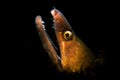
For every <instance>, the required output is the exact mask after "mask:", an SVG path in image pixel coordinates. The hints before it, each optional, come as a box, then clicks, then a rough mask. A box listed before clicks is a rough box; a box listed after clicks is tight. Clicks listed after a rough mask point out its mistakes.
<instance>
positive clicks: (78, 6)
mask: <svg viewBox="0 0 120 80" xmlns="http://www.w3.org/2000/svg"><path fill="white" fill-rule="evenodd" d="M54 7H55V8H57V9H59V10H60V11H61V12H62V13H63V14H64V16H65V17H66V18H67V20H68V21H69V23H70V25H71V26H72V28H73V30H74V32H75V33H76V35H77V36H78V37H79V38H80V39H81V40H82V41H83V42H84V43H85V44H86V45H87V46H88V47H89V48H90V49H91V51H92V52H93V53H94V54H95V55H97V54H98V53H100V51H102V53H104V54H105V55H104V56H105V64H104V66H103V70H102V71H101V72H100V73H97V74H96V76H94V78H93V77H92V78H91V77H89V78H88V79H89V80H91V79H95V80H98V79H99V80H101V79H108V78H113V79H114V78H116V77H113V75H116V72H115V71H117V67H116V64H115V62H116V61H117V60H116V59H115V57H116V52H115V50H113V48H115V46H114V44H115V43H114V40H115V38H114V36H115V34H113V31H114V28H115V27H114V26H113V25H114V22H113V13H114V11H113V10H114V8H113V4H112V2H107V1H106V2H105V1H96V2H95V1H73V0H69V1H65V0H42V1H38V2H37V1H33V2H32V1H28V2H27V3H26V2H16V3H15V4H14V5H13V6H12V7H11V6H7V8H6V9H4V10H6V13H7V17H8V18H7V19H9V21H10V24H11V26H15V27H14V28H13V30H12V31H10V32H12V34H7V39H8V37H9V38H11V37H12V35H15V36H14V38H15V39H14V40H12V43H11V44H10V45H9V46H7V47H8V48H10V47H12V46H13V47H15V48H13V49H12V50H14V52H15V54H8V55H7V54H5V59H4V60H3V61H5V63H4V62H3V63H4V64H5V65H4V66H3V67H5V69H3V72H4V73H5V77H7V78H15V79H20V78H21V79H23V78H24V79H34V80H35V79H42V80H64V79H66V78H68V79H70V80H81V79H83V80H86V77H82V76H81V74H77V75H73V76H69V75H68V76H67V75H66V74H62V73H59V72H57V71H56V69H55V67H54V66H53V65H52V63H51V61H50V58H49V56H48V53H47V52H46V51H45V49H44V48H43V46H42V43H41V41H40V37H39V35H38V33H37V29H36V26H35V17H36V16H37V15H40V16H41V17H42V18H43V20H44V22H45V26H46V30H47V32H48V34H49V35H50V37H51V38H52V40H53V41H54V43H55V44H56V38H55V35H54V30H53V28H52V24H53V22H52V16H51V14H50V11H51V10H52V9H53V8H54ZM6 24H9V23H6ZM8 27H9V26H8ZM9 28H11V27H9ZM9 28H7V30H8V31H9ZM17 33H18V34H17ZM14 42H15V45H13V44H14ZM5 48H6V47H5ZM10 50H11V49H10ZM112 51H114V52H112ZM6 55H7V57H6ZM4 73H3V74H4ZM6 73H7V75H6ZM8 75H9V76H8Z"/></svg>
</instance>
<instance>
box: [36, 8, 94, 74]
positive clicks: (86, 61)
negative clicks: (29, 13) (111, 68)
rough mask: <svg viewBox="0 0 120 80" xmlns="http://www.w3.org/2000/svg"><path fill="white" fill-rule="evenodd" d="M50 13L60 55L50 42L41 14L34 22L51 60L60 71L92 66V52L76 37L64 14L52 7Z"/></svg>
mask: <svg viewBox="0 0 120 80" xmlns="http://www.w3.org/2000/svg"><path fill="white" fill-rule="evenodd" d="M50 13H51V15H52V17H53V22H54V30H55V35H56V38H57V42H58V45H59V48H60V56H58V54H57V51H56V50H55V47H54V46H53V44H52V43H51V39H50V38H49V36H48V34H47V32H46V30H45V26H44V23H43V21H42V18H41V16H39V15H38V16H36V18H35V24H36V27H37V30H38V33H39V35H40V38H41V41H42V44H43V46H44V48H45V50H46V51H47V52H48V54H49V56H50V59H51V61H52V62H53V63H54V64H55V65H56V67H57V68H58V69H59V70H60V71H62V72H63V71H66V72H72V73H74V72H81V71H86V70H87V69H89V68H91V67H93V66H94V62H95V56H94V54H93V53H92V52H91V51H90V49H89V48H88V47H87V46H86V45H85V44H84V42H83V41H82V40H80V39H79V38H78V37H77V35H76V34H75V33H74V31H73V29H72V27H71V25H70V24H69V22H68V21H67V20H66V18H65V17H64V15H63V14H62V13H61V12H60V11H59V10H58V9H52V10H51V12H50Z"/></svg>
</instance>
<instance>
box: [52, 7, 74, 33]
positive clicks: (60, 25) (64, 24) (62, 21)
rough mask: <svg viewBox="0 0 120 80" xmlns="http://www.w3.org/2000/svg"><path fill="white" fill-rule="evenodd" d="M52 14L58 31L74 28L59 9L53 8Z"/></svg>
mask: <svg viewBox="0 0 120 80" xmlns="http://www.w3.org/2000/svg"><path fill="white" fill-rule="evenodd" d="M51 14H52V16H53V20H54V27H55V31H56V32H64V31H66V30H72V29H71V26H70V24H69V23H68V21H67V20H66V18H65V17H64V15H63V14H62V13H61V12H60V11H59V10H57V9H52V10H51Z"/></svg>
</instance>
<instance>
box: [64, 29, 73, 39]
mask: <svg viewBox="0 0 120 80" xmlns="http://www.w3.org/2000/svg"><path fill="white" fill-rule="evenodd" d="M72 37H73V36H72V32H71V31H65V32H64V39H65V40H71V39H72Z"/></svg>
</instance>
